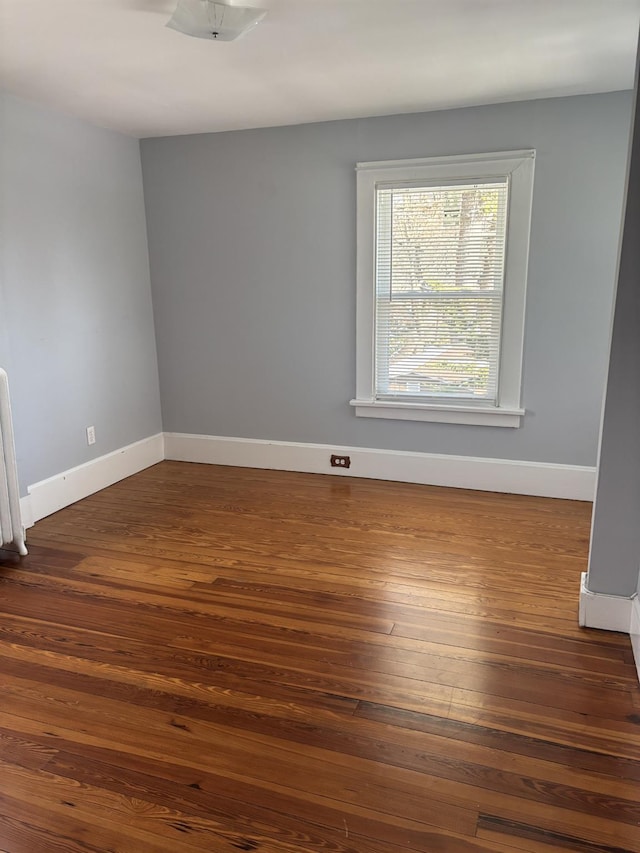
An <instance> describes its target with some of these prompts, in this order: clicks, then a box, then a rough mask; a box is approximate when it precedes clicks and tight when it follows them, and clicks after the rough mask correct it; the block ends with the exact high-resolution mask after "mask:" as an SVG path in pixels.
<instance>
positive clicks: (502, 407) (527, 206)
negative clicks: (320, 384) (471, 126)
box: [350, 150, 535, 427]
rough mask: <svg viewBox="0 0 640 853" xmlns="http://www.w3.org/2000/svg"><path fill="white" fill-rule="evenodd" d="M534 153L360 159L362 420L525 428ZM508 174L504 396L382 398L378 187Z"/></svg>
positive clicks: (502, 357) (359, 384)
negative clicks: (378, 379)
mask: <svg viewBox="0 0 640 853" xmlns="http://www.w3.org/2000/svg"><path fill="white" fill-rule="evenodd" d="M534 163H535V151H534V150H523V151H503V152H499V153H492V154H471V155H462V156H453V157H429V158H425V159H419V160H386V161H377V162H372V163H358V164H357V167H356V169H357V203H358V215H357V312H356V315H357V324H356V398H355V399H354V400H351V401H350V404H351V405H352V406H354V407H355V413H356V415H357V416H359V417H366V418H387V419H389V418H391V419H399V420H411V421H436V422H440V423H454V424H475V425H477V426H501V427H519V426H520V425H521V422H522V418H523V417H524V414H525V410H524V409H523V408H521V385H522V356H523V347H524V315H525V302H526V291H527V266H528V260H529V234H530V231H531V207H532V200H533V172H534ZM505 177H506V178H507V179H508V182H509V207H508V211H507V232H506V233H507V238H506V247H507V249H506V258H505V279H504V296H503V307H502V330H501V338H500V367H499V375H498V395H497V400H496V405H495V406H489V405H486V404H484V405H474V404H473V403H472V402H470V401H469V400H463V399H462V398H461V400H460V402H459V403H458V402H456V401H455V400H452V401H447V402H446V403H442V402H440V401H438V402H433V403H430V402H428V401H424V402H423V401H415V400H414V401H407V402H403V401H395V400H388V399H386V400H379V399H376V394H375V301H376V289H375V269H376V187H377V185H378V184H385V185H387V186H389V184H393V185H395V184H397V185H398V186H402V184H403V183H409V182H412V183H414V185H415V182H416V181H423V180H424V181H425V182H431V183H433V182H434V181H442V183H443V184H446V183H447V182H448V181H459V180H461V179H462V180H464V179H467V180H469V179H471V180H472V179H474V178H478V179H479V178H484V179H486V178H505Z"/></svg>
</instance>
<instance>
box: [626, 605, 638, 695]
mask: <svg viewBox="0 0 640 853" xmlns="http://www.w3.org/2000/svg"><path fill="white" fill-rule="evenodd" d="M629 633H630V634H631V645H632V647H633V656H634V658H635V659H636V669H637V670H638V680H640V596H638V595H636V596H635V597H634V598H633V600H632V602H631V628H630V631H629Z"/></svg>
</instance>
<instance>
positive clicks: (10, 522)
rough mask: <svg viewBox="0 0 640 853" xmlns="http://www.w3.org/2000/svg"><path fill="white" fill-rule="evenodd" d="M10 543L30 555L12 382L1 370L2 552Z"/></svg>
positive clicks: (0, 471) (0, 492)
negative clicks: (22, 508) (22, 509)
mask: <svg viewBox="0 0 640 853" xmlns="http://www.w3.org/2000/svg"><path fill="white" fill-rule="evenodd" d="M9 543H13V544H14V545H15V546H16V547H17V548H18V551H19V552H20V553H21V554H26V553H27V549H26V547H25V544H24V528H23V526H22V517H21V515H20V490H19V487H18V468H17V466H16V451H15V446H14V443H13V423H12V421H11V403H10V402H9V380H8V379H7V374H6V373H5V371H4V370H2V368H0V548H1V547H2V546H3V545H5V544H9Z"/></svg>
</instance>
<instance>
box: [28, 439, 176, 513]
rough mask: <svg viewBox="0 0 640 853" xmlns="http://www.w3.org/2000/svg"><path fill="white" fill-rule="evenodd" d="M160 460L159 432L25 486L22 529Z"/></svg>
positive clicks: (161, 450)
mask: <svg viewBox="0 0 640 853" xmlns="http://www.w3.org/2000/svg"><path fill="white" fill-rule="evenodd" d="M163 459H164V435H163V434H162V433H158V434H157V435H152V436H149V437H148V438H143V439H142V440H141V441H136V442H134V443H133V444H129V445H127V446H126V447H120V448H119V449H118V450H114V451H113V452H112V453H107V454H105V455H104V456H99V457H98V458H97V459H91V460H90V461H89V462H85V463H84V464H82V465H78V466H77V467H75V468H69V469H68V470H67V471H62V473H60V474H56V475H55V476H53V477H49V478H48V479H46V480H41V481H40V482H39V483H34V485H33V486H29V487H28V489H27V491H28V495H27V497H25V498H21V500H20V508H21V511H22V523H23V525H24V526H25V527H32V526H33V524H34V523H35V522H36V521H39V520H40V519H41V518H45V517H46V516H47V515H51V514H52V513H54V512H58V510H60V509H63V508H64V507H65V506H69V505H70V504H73V503H75V502H76V501H79V500H82V498H86V497H88V496H89V495H92V494H94V493H95V492H99V491H100V490H101V489H106V487H107V486H111V485H113V484H114V483H117V482H118V481H119V480H124V479H125V477H130V476H131V475H132V474H137V473H138V471H142V470H143V469H144V468H149V467H150V466H151V465H155V464H156V463H157V462H162V460H163Z"/></svg>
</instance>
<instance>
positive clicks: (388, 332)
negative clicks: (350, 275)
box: [376, 178, 508, 402]
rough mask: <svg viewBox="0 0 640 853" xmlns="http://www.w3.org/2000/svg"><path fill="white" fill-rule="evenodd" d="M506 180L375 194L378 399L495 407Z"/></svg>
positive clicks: (503, 254)
mask: <svg viewBox="0 0 640 853" xmlns="http://www.w3.org/2000/svg"><path fill="white" fill-rule="evenodd" d="M507 203H508V183H507V179H506V178H505V179H504V180H499V181H495V180H492V181H491V182H484V183H474V184H470V183H465V184H452V185H447V186H437V187H391V188H389V187H384V188H378V190H377V232H376V233H377V239H376V392H377V395H378V396H380V397H385V396H387V397H389V396H391V397H393V396H429V397H434V396H436V397H437V396H444V397H451V396H454V397H462V398H465V399H470V400H473V399H477V400H479V401H483V402H487V401H492V402H495V401H496V397H497V384H498V368H499V364H498V362H499V355H500V326H501V315H502V289H503V280H504V260H505V234H506V214H507Z"/></svg>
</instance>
